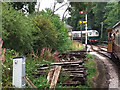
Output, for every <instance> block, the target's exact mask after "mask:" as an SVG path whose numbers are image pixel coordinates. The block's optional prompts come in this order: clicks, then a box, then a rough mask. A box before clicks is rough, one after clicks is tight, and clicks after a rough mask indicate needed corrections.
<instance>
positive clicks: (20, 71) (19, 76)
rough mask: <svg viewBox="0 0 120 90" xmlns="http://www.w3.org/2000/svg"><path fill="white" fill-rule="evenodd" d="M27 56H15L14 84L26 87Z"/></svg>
mask: <svg viewBox="0 0 120 90" xmlns="http://www.w3.org/2000/svg"><path fill="white" fill-rule="evenodd" d="M24 76H25V57H15V58H13V86H14V87H18V88H25V80H24V79H23V77H24Z"/></svg>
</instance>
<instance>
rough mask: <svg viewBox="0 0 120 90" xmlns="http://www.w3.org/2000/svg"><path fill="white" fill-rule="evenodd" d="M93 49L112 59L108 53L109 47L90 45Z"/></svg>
mask: <svg viewBox="0 0 120 90" xmlns="http://www.w3.org/2000/svg"><path fill="white" fill-rule="evenodd" d="M90 46H91V49H92V50H93V51H95V52H97V53H99V54H101V55H103V56H105V57H107V58H109V59H111V56H110V55H109V54H108V53H107V47H106V46H102V45H90Z"/></svg>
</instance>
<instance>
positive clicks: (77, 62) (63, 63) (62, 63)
mask: <svg viewBox="0 0 120 90" xmlns="http://www.w3.org/2000/svg"><path fill="white" fill-rule="evenodd" d="M79 63H83V61H81V60H80V61H76V62H61V63H51V65H65V64H79Z"/></svg>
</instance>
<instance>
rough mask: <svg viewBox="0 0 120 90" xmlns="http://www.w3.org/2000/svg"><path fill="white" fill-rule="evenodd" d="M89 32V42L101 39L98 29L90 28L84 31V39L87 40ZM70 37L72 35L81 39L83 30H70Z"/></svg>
mask: <svg viewBox="0 0 120 90" xmlns="http://www.w3.org/2000/svg"><path fill="white" fill-rule="evenodd" d="M86 33H87V34H88V42H89V43H96V42H98V40H99V32H98V31H97V30H88V31H87V32H86V31H82V38H83V39H82V41H83V42H84V41H85V35H86ZM68 34H69V37H72V39H73V40H81V31H69V32H68Z"/></svg>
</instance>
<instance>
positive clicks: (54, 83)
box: [50, 66, 61, 88]
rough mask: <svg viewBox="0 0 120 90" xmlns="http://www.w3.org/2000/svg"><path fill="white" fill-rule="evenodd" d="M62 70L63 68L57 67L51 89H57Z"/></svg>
mask: <svg viewBox="0 0 120 90" xmlns="http://www.w3.org/2000/svg"><path fill="white" fill-rule="evenodd" d="M60 70H61V66H56V67H55V71H54V74H53V78H52V81H51V84H50V88H55V87H56V84H57V81H58V77H59V74H60Z"/></svg>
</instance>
